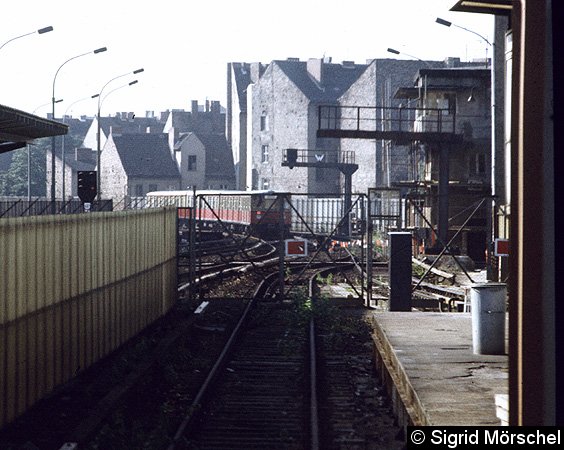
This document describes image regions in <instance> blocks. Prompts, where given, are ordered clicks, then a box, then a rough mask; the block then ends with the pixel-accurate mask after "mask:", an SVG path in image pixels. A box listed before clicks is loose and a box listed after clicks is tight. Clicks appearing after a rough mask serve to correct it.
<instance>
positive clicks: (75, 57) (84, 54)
mask: <svg viewBox="0 0 564 450" xmlns="http://www.w3.org/2000/svg"><path fill="white" fill-rule="evenodd" d="M106 50H107V48H106V47H100V48H97V49H96V50H94V51H93V52H86V53H81V54H80V55H76V56H73V57H72V58H69V59H67V60H66V61H65V62H64V63H63V64H61V65H60V66H59V68H58V69H57V72H55V76H54V77H53V95H52V97H51V104H52V111H51V112H52V113H53V117H52V119H53V120H55V103H56V102H55V81H56V80H57V75H58V74H59V71H60V70H61V69H62V68H63V66H64V65H65V64H66V63H68V62H70V61H72V60H73V59H77V58H80V57H81V56H86V55H89V54H90V53H94V54H95V55H96V54H98V53H102V52H105V51H106ZM51 201H52V202H53V211H54V210H55V136H53V138H52V139H51Z"/></svg>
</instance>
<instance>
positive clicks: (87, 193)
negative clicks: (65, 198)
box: [77, 170, 98, 203]
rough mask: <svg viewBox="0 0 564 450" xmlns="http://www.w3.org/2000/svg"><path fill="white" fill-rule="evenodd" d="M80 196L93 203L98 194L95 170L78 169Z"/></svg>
mask: <svg viewBox="0 0 564 450" xmlns="http://www.w3.org/2000/svg"><path fill="white" fill-rule="evenodd" d="M77 175H78V176H77V178H78V189H77V191H78V197H79V198H80V200H82V201H83V202H84V203H92V202H93V201H94V199H95V198H96V195H98V190H97V188H96V184H97V183H96V179H97V177H96V171H95V170H81V171H78V174H77Z"/></svg>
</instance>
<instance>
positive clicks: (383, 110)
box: [318, 105, 456, 133]
mask: <svg viewBox="0 0 564 450" xmlns="http://www.w3.org/2000/svg"><path fill="white" fill-rule="evenodd" d="M318 120H319V123H318V130H321V131H328V130H339V131H364V132H378V131H380V132H392V131H395V132H433V133H455V132H456V130H455V124H456V115H455V114H454V113H453V114H451V113H450V111H449V110H448V109H443V108H403V107H402V108H400V107H384V106H342V105H320V106H319V117H318Z"/></svg>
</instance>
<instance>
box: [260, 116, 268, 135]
mask: <svg viewBox="0 0 564 450" xmlns="http://www.w3.org/2000/svg"><path fill="white" fill-rule="evenodd" d="M260 131H268V116H267V115H266V113H265V112H263V113H262V115H261V116H260Z"/></svg>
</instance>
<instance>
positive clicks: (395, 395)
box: [372, 319, 430, 429]
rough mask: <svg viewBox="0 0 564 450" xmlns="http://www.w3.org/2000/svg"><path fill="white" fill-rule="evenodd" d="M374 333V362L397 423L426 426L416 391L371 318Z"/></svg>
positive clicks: (404, 426)
mask: <svg viewBox="0 0 564 450" xmlns="http://www.w3.org/2000/svg"><path fill="white" fill-rule="evenodd" d="M372 324H373V330H374V334H373V335H372V339H373V341H374V363H375V366H376V371H377V373H378V376H379V377H380V380H381V381H382V384H383V385H384V387H385V388H386V391H387V393H388V397H389V398H390V400H391V402H392V409H393V413H394V415H395V416H396V419H397V421H398V424H399V425H400V426H402V427H403V428H404V429H405V428H406V427H407V426H411V425H413V426H426V425H430V424H429V423H428V422H427V419H426V415H425V412H424V410H423V407H422V405H421V402H420V401H419V397H418V396H417V393H416V392H415V390H414V389H413V386H412V385H411V383H410V382H409V378H408V377H407V375H406V373H405V371H404V369H403V366H402V364H401V362H400V361H399V360H398V359H397V357H396V355H395V352H394V351H393V349H392V346H391V345H390V342H389V341H388V338H387V337H386V334H385V333H384V331H383V330H382V328H381V327H380V325H379V324H378V322H377V321H376V320H374V319H373V320H372Z"/></svg>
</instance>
